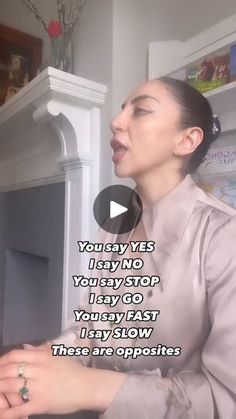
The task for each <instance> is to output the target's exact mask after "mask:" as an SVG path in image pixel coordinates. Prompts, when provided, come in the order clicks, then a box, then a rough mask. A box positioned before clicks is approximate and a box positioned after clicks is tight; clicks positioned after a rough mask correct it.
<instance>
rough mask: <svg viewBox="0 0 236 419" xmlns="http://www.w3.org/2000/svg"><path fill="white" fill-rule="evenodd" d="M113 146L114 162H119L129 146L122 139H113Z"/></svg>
mask: <svg viewBox="0 0 236 419" xmlns="http://www.w3.org/2000/svg"><path fill="white" fill-rule="evenodd" d="M111 147H112V149H113V156H112V160H113V162H114V163H117V162H118V161H120V160H122V159H123V157H124V156H125V153H126V151H127V150H128V148H127V147H126V146H125V145H123V144H122V143H121V142H120V141H118V140H116V139H113V140H111Z"/></svg>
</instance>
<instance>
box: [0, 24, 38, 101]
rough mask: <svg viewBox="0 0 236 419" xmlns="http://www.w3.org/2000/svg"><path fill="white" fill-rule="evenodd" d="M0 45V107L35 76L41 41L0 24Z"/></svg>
mask: <svg viewBox="0 0 236 419" xmlns="http://www.w3.org/2000/svg"><path fill="white" fill-rule="evenodd" d="M0 45H1V48H0V105H3V104H4V103H5V102H6V101H7V100H8V99H10V98H11V97H12V96H14V95H15V94H16V93H17V92H18V90H20V89H21V88H22V87H24V86H25V85H26V84H27V83H28V82H29V81H30V80H32V79H33V78H34V77H35V76H36V75H37V71H38V68H39V66H40V64H41V57H42V40H41V39H39V38H36V37H35V36H32V35H29V34H27V33H25V32H21V31H19V30H17V29H15V28H11V27H9V26H5V25H2V24H0Z"/></svg>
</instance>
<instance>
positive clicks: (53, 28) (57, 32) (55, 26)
mask: <svg viewBox="0 0 236 419" xmlns="http://www.w3.org/2000/svg"><path fill="white" fill-rule="evenodd" d="M48 34H49V35H50V36H51V38H58V37H59V36H61V35H62V27H61V24H60V22H59V21H58V20H51V22H50V23H49V25H48Z"/></svg>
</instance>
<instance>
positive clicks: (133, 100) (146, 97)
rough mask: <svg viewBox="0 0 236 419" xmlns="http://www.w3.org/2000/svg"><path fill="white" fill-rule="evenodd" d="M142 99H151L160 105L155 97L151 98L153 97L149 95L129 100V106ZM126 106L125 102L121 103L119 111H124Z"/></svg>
mask: <svg viewBox="0 0 236 419" xmlns="http://www.w3.org/2000/svg"><path fill="white" fill-rule="evenodd" d="M143 99H153V100H155V101H156V102H158V103H160V101H159V100H158V99H157V98H156V97H153V96H150V95H140V96H136V97H134V98H133V99H132V100H131V102H130V104H131V105H134V104H135V103H136V102H139V100H143ZM126 105H127V102H124V103H122V105H121V109H124V108H125V107H126Z"/></svg>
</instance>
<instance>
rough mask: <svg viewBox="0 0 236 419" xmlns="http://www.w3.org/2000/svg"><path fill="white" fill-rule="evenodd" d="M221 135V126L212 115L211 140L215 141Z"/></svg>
mask: <svg viewBox="0 0 236 419" xmlns="http://www.w3.org/2000/svg"><path fill="white" fill-rule="evenodd" d="M220 133H221V126H220V121H219V118H218V115H216V114H213V115H212V140H213V141H215V140H217V138H218V137H219V135H220Z"/></svg>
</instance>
